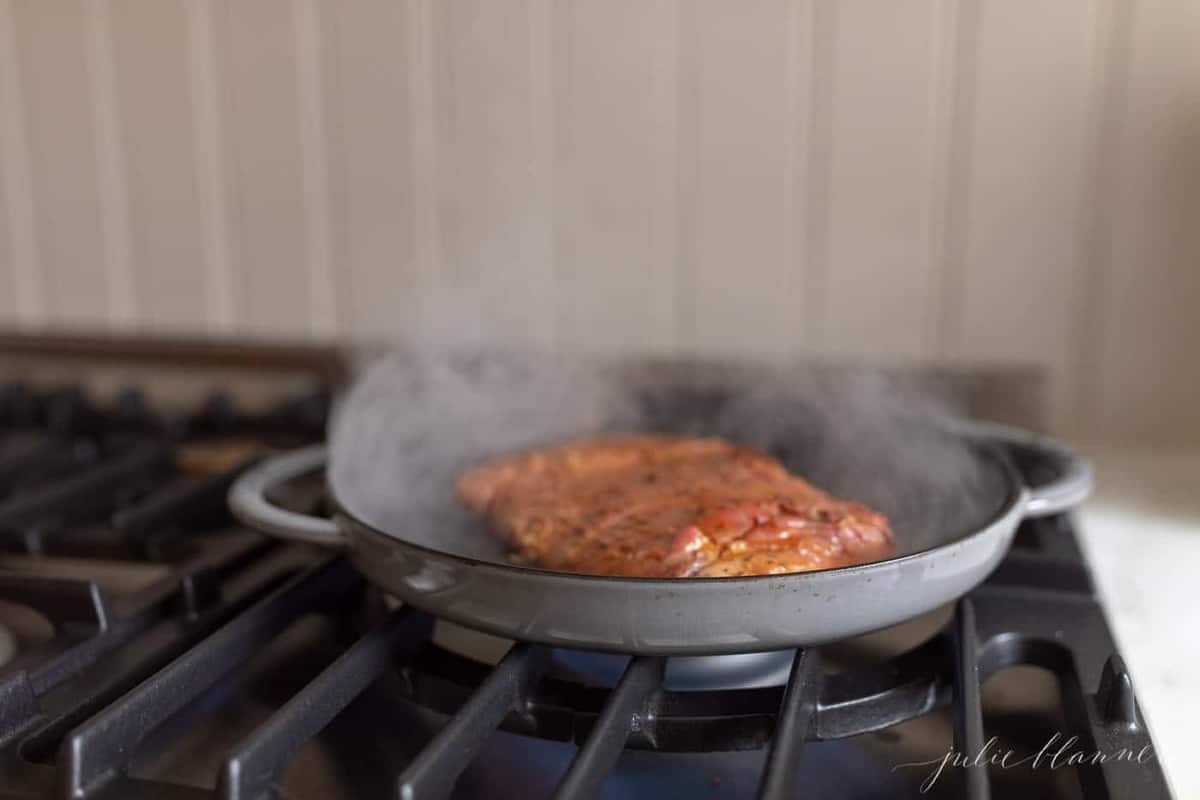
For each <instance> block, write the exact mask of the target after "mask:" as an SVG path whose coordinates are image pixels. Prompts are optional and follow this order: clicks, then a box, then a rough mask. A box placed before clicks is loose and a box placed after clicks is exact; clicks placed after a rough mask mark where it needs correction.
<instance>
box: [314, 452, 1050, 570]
mask: <svg viewBox="0 0 1200 800" xmlns="http://www.w3.org/2000/svg"><path fill="white" fill-rule="evenodd" d="M979 452H980V454H981V456H983V457H986V458H989V459H991V460H992V461H993V462H994V463H995V465H996V466H997V467H998V468H999V469H1000V470H1001V471H1002V472H1003V473H1004V476H1005V478H1006V481H1005V484H1006V486H1007V489H1008V495H1007V497H1006V498H1005V500H1004V502H1003V503H1002V504H1001V505H1000V507H999V508H998V509H997V510H996V511H995V512H994V513H993V514H992V515H991V516H989V517H988V519H987V520H985V521H984V522H982V523H980V524H979V525H978V526H977V527H975V528H974V529H972V530H971V531H969V532H967V533H965V534H962V535H960V536H956V537H954V538H952V539H949V540H948V541H944V542H942V543H940V544H936V545H933V546H931V547H926V548H923V549H921V550H917V551H914V552H912V553H904V554H903V555H897V556H892V557H890V558H885V559H880V560H878V561H868V562H865V563H863V564H850V565H847V566H844V567H827V568H825V569H814V570H806V571H804V572H780V573H771V574H766V575H739V576H734V577H689V578H659V577H649V576H631V575H603V574H598V573H590V572H567V571H565V570H555V569H546V568H545V567H538V566H530V565H526V564H505V563H500V562H497V561H490V560H486V559H481V558H474V557H471V556H464V555H461V554H459V553H452V552H450V551H448V550H439V549H437V548H434V547H429V546H427V545H424V544H420V543H418V542H415V541H413V540H411V539H406V538H403V537H401V536H398V535H396V534H394V533H389V532H387V531H385V530H383V529H381V528H379V527H378V526H376V525H373V524H371V523H369V522H367V521H365V520H364V519H363V518H362V517H361V516H359V515H357V514H355V513H353V512H352V511H350V510H349V509H348V508H347V507H346V506H345V504H343V503H342V501H341V499H340V498H339V497H338V496H337V492H336V491H334V487H333V486H332V484H331V483H329V482H328V481H327V482H326V486H327V489H328V491H329V497H330V499H331V502H332V505H333V510H334V514H333V517H334V519H335V520H337V519H338V518H344V519H345V520H346V521H348V522H350V523H353V524H354V525H355V526H357V527H360V528H363V529H365V530H367V531H370V532H371V533H374V534H376V535H377V536H380V537H383V538H384V539H387V540H388V541H389V542H391V543H394V544H396V545H399V546H401V547H403V548H405V549H408V550H414V551H417V552H419V553H421V554H423V555H424V556H426V557H432V558H437V559H448V560H451V561H454V562H456V563H458V564H460V565H462V566H463V567H466V568H470V569H494V570H498V571H501V572H504V573H515V574H521V575H528V576H529V577H530V578H531V579H538V578H543V577H545V578H558V579H569V580H573V581H576V580H584V581H588V582H599V583H608V584H611V583H621V584H629V585H634V586H640V587H647V586H652V585H654V584H660V585H661V586H663V587H679V586H699V585H706V584H720V585H722V586H736V585H745V586H754V585H759V584H763V583H769V582H771V581H780V580H784V579H787V580H796V579H798V578H803V577H804V576H835V575H849V574H853V573H861V572H865V571H869V570H872V569H891V568H893V567H897V566H900V565H903V564H906V563H910V562H913V561H918V560H923V559H926V558H928V557H930V556H932V555H934V554H936V553H939V552H941V551H943V550H949V549H950V548H953V547H956V546H958V545H960V544H961V543H963V542H966V541H970V540H971V539H973V538H975V537H977V536H981V535H983V534H986V533H987V532H989V531H990V530H991V529H992V528H993V527H994V526H995V525H996V524H997V523H998V522H1000V521H1002V520H1004V519H1006V518H1007V517H1009V516H1010V515H1011V514H1013V513H1014V511H1015V512H1017V516H1018V523H1019V520H1020V517H1022V516H1023V511H1022V509H1023V507H1024V505H1025V504H1026V502H1027V499H1028V496H1029V488H1028V487H1027V486H1026V485H1025V482H1024V480H1023V479H1022V477H1021V474H1020V472H1019V471H1018V470H1017V468H1016V467H1015V466H1014V465H1013V463H1012V461H1011V459H1010V458H1008V456H1006V455H1005V454H1004V453H1003V452H1002V451H1001V450H1000V449H999V448H997V447H980V448H979Z"/></svg>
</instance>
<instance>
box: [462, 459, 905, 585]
mask: <svg viewBox="0 0 1200 800" xmlns="http://www.w3.org/2000/svg"><path fill="white" fill-rule="evenodd" d="M458 494H459V499H460V500H461V501H462V502H463V503H465V504H466V505H467V506H468V507H469V508H471V509H474V510H475V511H478V512H481V513H486V514H487V516H488V518H489V520H490V522H491V524H492V527H493V529H494V530H495V531H496V533H498V534H499V535H500V536H501V537H503V538H504V539H505V540H506V541H508V542H509V543H510V544H511V545H512V546H513V548H514V549H515V553H514V557H515V558H516V559H517V560H519V561H523V562H526V563H531V564H536V565H539V566H543V567H547V568H550V569H557V570H564V571H567V572H584V573H594V574H601V575H626V576H645V577H677V578H684V577H732V576H737V575H763V574H773V573H783V572H803V571H807V570H815V569H826V568H829V567H841V566H846V565H850V564H860V563H864V562H868V561H876V560H879V559H882V558H886V557H888V556H890V555H891V554H892V552H893V538H892V532H891V530H890V529H889V527H888V522H887V520H886V519H885V518H884V517H883V515H881V514H879V513H877V512H875V511H872V510H871V509H869V508H867V507H865V506H863V505H860V504H859V503H855V502H853V501H848V500H839V499H837V498H834V497H831V496H830V495H828V494H826V493H825V492H823V491H821V490H820V489H817V488H815V487H814V486H812V485H811V484H809V483H807V482H806V481H804V480H803V479H801V478H798V477H796V476H795V475H792V474H790V473H789V472H788V471H787V470H786V469H785V468H784V466H783V465H782V464H780V463H779V462H778V461H776V460H774V459H773V458H771V457H769V456H767V455H766V454H765V453H762V452H760V451H758V450H755V449H753V448H749V447H742V446H738V445H735V444H732V443H731V442H727V441H724V440H722V439H688V438H678V437H671V436H612V437H605V438H599V439H592V440H587V441H579V442H571V443H568V444H563V445H559V446H554V447H548V448H545V449H541V450H534V451H531V452H528V453H523V454H521V455H516V456H511V457H508V458H502V459H499V460H496V461H492V462H489V463H486V464H483V465H480V466H478V467H475V468H472V469H469V470H467V471H466V472H464V473H463V474H462V475H460V477H459V481H458Z"/></svg>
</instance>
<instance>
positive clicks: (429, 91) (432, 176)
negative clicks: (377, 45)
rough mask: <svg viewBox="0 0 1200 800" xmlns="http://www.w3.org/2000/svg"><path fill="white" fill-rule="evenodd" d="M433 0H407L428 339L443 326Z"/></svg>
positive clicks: (422, 323)
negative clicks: (439, 288)
mask: <svg viewBox="0 0 1200 800" xmlns="http://www.w3.org/2000/svg"><path fill="white" fill-rule="evenodd" d="M437 2H438V0H408V6H407V13H408V25H407V28H408V56H409V59H408V65H407V66H408V70H409V98H410V102H411V104H412V114H411V115H410V118H411V119H412V123H413V124H412V145H411V148H410V149H411V153H410V157H411V158H412V174H413V205H412V219H413V243H414V256H415V267H416V271H417V273H418V274H419V275H420V277H421V285H422V286H423V287H424V288H423V291H422V293H421V295H420V296H419V302H420V305H419V307H418V312H419V313H418V315H417V316H418V318H419V325H418V326H417V329H418V332H419V334H420V335H421V336H422V337H423V338H424V337H429V336H431V335H432V334H433V332H436V331H438V330H439V329H440V328H441V327H442V326H444V325H445V319H444V315H439V313H438V306H440V305H441V302H440V301H439V298H437V297H436V295H435V294H434V293H433V292H434V289H435V288H436V286H437V283H438V279H439V278H440V267H441V261H442V226H441V218H440V215H439V209H440V200H441V193H440V188H439V187H440V180H439V174H438V173H439V167H440V164H439V159H440V154H439V147H438V98H437V92H436V89H437V82H436V80H435V70H436V67H437V64H436V62H435V58H434V49H433V45H434V30H435V28H434V9H435V8H436V5H437Z"/></svg>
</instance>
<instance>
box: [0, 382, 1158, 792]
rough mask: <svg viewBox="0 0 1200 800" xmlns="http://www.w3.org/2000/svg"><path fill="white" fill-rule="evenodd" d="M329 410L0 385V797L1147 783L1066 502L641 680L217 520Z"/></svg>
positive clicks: (294, 499)
mask: <svg viewBox="0 0 1200 800" xmlns="http://www.w3.org/2000/svg"><path fill="white" fill-rule="evenodd" d="M327 408H328V394H327V393H326V392H324V391H322V390H306V391H304V392H301V393H299V394H294V393H293V394H289V395H287V396H284V397H278V398H276V399H275V400H274V401H273V402H267V403H264V404H262V405H261V406H260V407H258V408H257V409H255V410H248V409H247V408H245V407H242V406H240V405H239V403H238V402H237V401H236V400H235V399H233V398H231V397H230V396H229V395H228V394H214V395H212V396H210V397H208V398H207V399H206V400H204V401H203V402H200V403H198V404H194V405H193V406H192V407H190V408H183V409H177V410H175V411H172V412H171V413H170V414H164V413H162V412H160V411H159V410H157V409H156V407H155V406H154V405H153V404H152V403H150V402H147V401H146V400H145V399H144V397H141V396H140V395H139V394H138V393H137V392H136V391H135V390H133V389H129V390H125V391H122V392H117V393H116V394H115V395H114V396H113V400H112V401H110V402H107V403H105V404H94V403H93V402H92V401H91V400H90V399H89V398H88V395H86V394H85V393H83V392H81V391H80V390H78V389H76V388H73V387H63V386H47V385H40V384H30V383H21V384H16V383H13V384H6V385H4V386H3V387H0V798H42V797H60V796H63V795H64V794H66V795H67V796H71V797H80V798H93V797H94V798H109V797H120V798H139V797H144V798H168V799H169V798H201V797H225V798H239V799H240V800H247V799H248V798H259V797H282V798H310V797H311V798H340V797H355V798H360V797H361V798H371V797H380V798H383V797H387V798H395V797H442V796H450V797H456V798H472V797H488V798H508V797H511V798H517V797H521V798H527V797H539V796H545V797H549V796H573V797H583V796H598V797H605V798H628V797H646V798H650V797H655V798H657V797H663V796H669V797H678V796H685V795H686V796H696V797H712V798H726V797H728V798H741V797H752V796H755V795H756V793H758V795H759V796H762V797H801V796H803V797H830V796H836V797H852V798H889V799H890V798H906V797H911V798H918V797H945V798H951V797H954V798H957V797H971V798H982V797H989V796H990V797H997V798H1007V797H1019V798H1022V800H1031V799H1033V798H1092V797H1111V798H1138V800H1142V798H1150V799H1151V800H1153V798H1165V797H1168V793H1167V789H1166V786H1165V783H1164V781H1163V777H1162V773H1161V771H1159V769H1158V767H1157V765H1156V764H1155V763H1154V761H1153V752H1152V750H1148V751H1147V748H1150V741H1149V737H1148V734H1147V733H1146V731H1145V729H1144V726H1143V725H1142V723H1141V720H1140V717H1139V714H1138V712H1137V709H1136V701H1135V699H1134V694H1133V691H1132V686H1131V684H1130V681H1129V677H1128V674H1127V673H1126V671H1125V670H1124V667H1123V664H1122V662H1121V659H1120V657H1119V655H1117V654H1116V653H1115V650H1114V647H1113V644H1112V640H1111V636H1110V635H1109V633H1108V629H1107V626H1106V624H1105V621H1104V617H1103V613H1102V610H1101V608H1100V606H1099V604H1098V602H1097V600H1096V597H1095V592H1094V589H1093V587H1092V584H1091V580H1090V576H1089V574H1088V571H1087V568H1086V566H1085V565H1084V562H1083V560H1082V558H1081V556H1080V553H1079V550H1078V548H1077V546H1076V543H1075V539H1074V531H1073V526H1072V521H1071V519H1070V518H1068V517H1060V518H1054V519H1046V520H1040V521H1036V522H1031V523H1027V524H1026V525H1025V526H1024V527H1023V528H1022V529H1021V531H1020V532H1019V534H1018V541H1017V544H1016V547H1015V548H1014V551H1013V553H1012V554H1011V556H1010V557H1009V558H1008V560H1007V561H1006V562H1005V563H1004V564H1003V565H1002V566H1001V567H1000V568H999V569H998V570H997V571H996V573H995V574H994V575H993V576H992V578H991V579H990V580H989V581H988V582H987V584H985V585H984V586H983V587H981V588H980V589H979V590H978V591H976V592H975V593H973V594H972V595H971V596H969V597H968V598H966V599H965V600H963V601H960V602H959V603H957V604H956V605H955V606H953V607H946V608H943V609H939V610H938V611H936V612H933V613H931V614H928V615H926V616H924V617H921V618H919V619H916V620H912V621H910V622H908V623H905V624H903V625H900V626H896V627H894V628H890V629H887V630H885V631H880V632H877V633H875V634H871V635H868V636H863V637H858V638H856V639H852V640H847V641H843V642H838V643H835V644H832V645H828V646H825V647H821V648H819V651H818V650H816V649H813V650H809V651H806V652H805V653H800V654H796V653H784V654H780V655H775V656H768V657H764V659H763V660H762V661H761V663H759V664H758V665H757V666H755V665H751V666H750V667H748V668H746V669H748V671H745V670H743V671H742V672H738V669H743V668H742V667H737V668H732V667H731V669H730V671H727V672H725V673H724V674H723V675H721V676H718V678H713V677H712V675H711V672H705V670H699V671H698V672H697V671H696V670H692V671H690V672H689V665H686V664H675V665H671V664H667V665H665V667H666V674H665V684H664V683H662V681H661V678H662V670H663V667H664V665H663V664H661V663H657V662H656V660H655V659H637V660H634V661H632V662H630V661H629V659H625V658H622V657H614V656H596V655H592V654H580V653H567V652H562V651H547V650H545V649H543V648H539V647H536V646H530V645H526V644H518V645H516V646H515V647H513V646H510V644H509V643H507V642H503V641H499V640H496V639H494V638H492V637H486V636H482V635H479V634H474V633H472V632H470V631H465V630H464V629H461V628H458V627H456V626H452V625H449V624H447V623H443V622H440V621H437V620H433V619H430V618H428V617H426V616H425V615H423V614H421V613H419V612H416V611H414V610H411V609H406V608H396V607H395V605H396V604H395V603H393V602H391V601H390V600H389V598H387V597H385V596H383V595H382V594H380V593H379V592H378V591H376V590H375V589H373V588H372V587H371V586H369V585H367V584H366V583H365V581H364V580H363V579H362V577H361V576H360V575H358V574H357V573H356V572H355V571H354V570H353V569H352V568H351V567H350V566H349V565H348V564H347V563H346V562H345V561H343V560H342V559H340V558H338V557H337V556H336V555H335V554H330V553H327V552H322V551H320V550H318V549H315V548H311V549H310V548H307V547H301V546H295V545H284V544H280V543H277V542H274V541H272V540H269V539H267V538H265V537H263V536H260V535H259V534H257V533H254V532H252V531H248V530H246V529H244V528H241V527H239V526H238V525H236V524H235V523H234V522H233V520H232V519H231V518H230V516H229V515H228V512H227V510H226V508H225V504H224V496H225V492H226V490H227V489H228V486H229V485H230V483H231V482H232V480H233V479H234V478H235V477H236V476H237V475H238V474H240V472H241V471H242V470H243V469H244V468H245V467H246V466H247V465H248V464H250V463H253V462H254V461H255V460H256V459H257V458H259V457H261V456H262V455H263V454H264V453H266V452H270V451H272V450H277V449H283V448H289V447H294V446H299V445H302V444H305V443H309V442H312V441H315V440H317V439H319V438H320V436H321V435H322V431H323V421H324V415H325V413H326V411H327ZM276 499H277V501H278V502H280V503H282V504H285V505H290V506H292V507H295V508H297V509H303V510H306V511H314V510H320V509H321V508H322V503H323V501H324V497H323V484H322V481H321V479H320V476H313V477H311V478H309V479H305V480H302V481H297V482H295V483H293V484H290V485H288V486H286V487H281V490H280V491H279V493H278V497H277V498H276ZM6 647H7V650H8V659H7V660H6V659H5V658H4V656H5V652H6V651H5V648H6ZM693 666H694V665H693ZM735 666H736V665H735ZM705 675H708V676H709V677H708V678H705V677H704V676H705ZM698 676H699V677H698ZM1070 737H1075V739H1074V740H1073V741H1071V742H1068V739H1070ZM1009 751H1011V754H1010V755H1009V756H1008V761H1007V762H1005V763H1001V761H1002V760H1003V759H1004V756H1005V754H1006V753H1008V752H1009ZM1039 752H1040V753H1041V756H1040V758H1039V757H1038V754H1039ZM1147 752H1148V755H1147ZM1123 753H1124V754H1126V755H1125V756H1124V757H1123V756H1122V754H1123ZM1056 754H1057V757H1055V755H1056ZM1073 754H1077V755H1076V756H1075V758H1072V755H1073ZM1139 755H1141V756H1143V758H1142V761H1143V763H1137V756H1139ZM964 758H965V759H967V760H972V761H974V762H976V763H977V766H971V767H964V766H963V764H962V763H961V760H962V759H964ZM1035 758H1036V759H1037V760H1036V761H1035ZM1080 759H1083V763H1077V762H1078V761H1079V760H1080ZM1017 762H1020V763H1017ZM1066 762H1070V763H1066Z"/></svg>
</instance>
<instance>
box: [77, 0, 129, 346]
mask: <svg viewBox="0 0 1200 800" xmlns="http://www.w3.org/2000/svg"><path fill="white" fill-rule="evenodd" d="M84 8H85V9H86V17H85V31H86V38H87V42H86V45H85V50H86V52H87V64H88V76H89V78H90V79H91V83H90V85H89V88H90V90H91V98H92V118H93V121H94V124H95V130H96V173H97V181H98V192H99V200H100V235H101V238H102V240H103V242H104V251H103V254H102V255H103V263H104V274H105V279H106V283H107V286H108V319H109V324H110V325H112V326H114V327H117V328H128V327H130V326H131V325H132V324H133V323H134V321H135V319H136V314H137V308H136V305H137V298H136V296H135V294H134V285H133V264H132V262H131V254H130V244H129V237H130V231H129V195H128V192H127V190H126V185H125V171H126V170H125V142H124V141H123V138H122V135H121V120H120V112H119V110H118V108H117V86H116V77H115V75H114V73H115V71H116V67H115V66H114V64H113V34H112V6H111V3H110V2H109V0H92V2H88V3H85V4H84Z"/></svg>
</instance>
